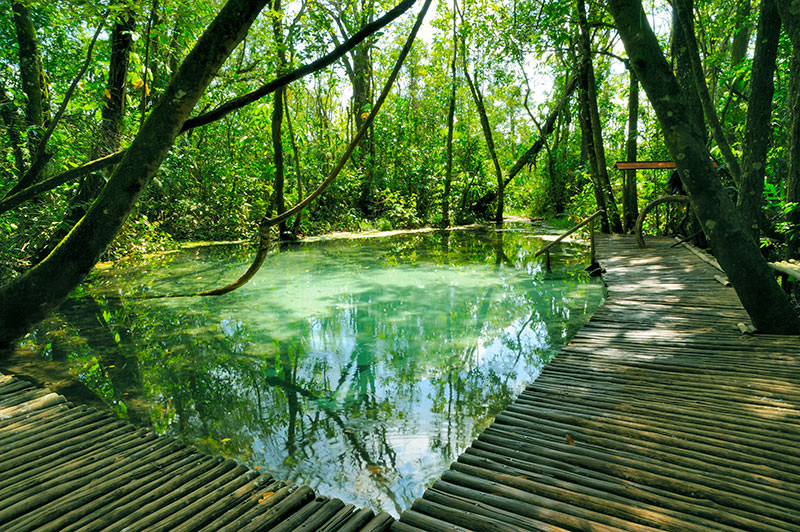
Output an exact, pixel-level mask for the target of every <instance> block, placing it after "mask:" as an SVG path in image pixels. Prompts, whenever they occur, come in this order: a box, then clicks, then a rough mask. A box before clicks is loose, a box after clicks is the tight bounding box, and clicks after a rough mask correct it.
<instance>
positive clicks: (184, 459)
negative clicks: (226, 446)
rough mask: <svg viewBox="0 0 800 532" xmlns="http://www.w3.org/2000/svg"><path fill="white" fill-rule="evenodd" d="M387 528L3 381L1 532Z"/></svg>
mask: <svg viewBox="0 0 800 532" xmlns="http://www.w3.org/2000/svg"><path fill="white" fill-rule="evenodd" d="M391 522H392V517H391V516H390V515H388V514H385V513H382V514H379V515H377V516H375V515H374V514H373V512H372V511H371V510H359V509H358V508H355V507H354V506H353V505H349V504H348V505H346V504H344V503H343V502H342V501H340V500H338V499H329V498H326V497H317V496H315V494H314V493H313V491H312V490H311V489H309V488H308V487H302V486H288V485H286V484H285V483H283V482H279V481H276V480H274V479H272V478H271V477H270V476H268V475H265V474H261V473H259V472H257V471H253V470H250V469H248V468H246V467H244V466H242V465H239V464H236V463H235V462H233V461H230V460H222V459H219V458H212V457H209V456H206V455H204V454H201V453H199V452H197V451H195V450H193V449H191V448H188V447H186V446H184V445H182V444H180V443H178V442H176V441H175V440H173V439H171V438H167V437H163V436H156V435H154V434H153V433H151V432H150V431H148V430H145V429H137V428H135V427H134V426H133V425H130V424H129V423H126V422H124V421H121V420H118V419H116V418H114V417H112V416H111V415H110V414H107V413H101V412H98V411H96V410H94V409H91V408H87V407H84V406H74V405H72V404H70V403H68V402H67V401H66V400H65V399H64V397H62V396H60V395H57V394H55V393H52V392H50V391H49V390H47V389H42V388H38V387H35V386H33V385H31V384H30V383H29V382H27V381H25V380H22V379H19V378H16V377H12V376H8V375H0V530H2V531H3V532H22V531H28V530H36V531H53V532H56V531H59V532H66V531H76V530H80V531H89V530H104V531H109V532H110V531H113V532H119V531H123V530H124V531H126V532H134V531H141V530H147V531H158V530H161V531H170V532H188V531H200V530H203V531H209V532H211V531H214V532H217V531H226V532H255V531H260V530H271V531H281V532H289V531H305V532H312V531H317V532H355V531H369V532H382V531H384V530H388V528H389V525H390V524H391Z"/></svg>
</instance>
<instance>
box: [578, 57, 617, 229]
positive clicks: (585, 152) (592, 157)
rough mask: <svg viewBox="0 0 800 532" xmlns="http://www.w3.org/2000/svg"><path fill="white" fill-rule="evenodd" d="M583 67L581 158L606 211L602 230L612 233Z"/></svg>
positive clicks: (601, 223) (580, 94) (598, 202)
mask: <svg viewBox="0 0 800 532" xmlns="http://www.w3.org/2000/svg"><path fill="white" fill-rule="evenodd" d="M583 74H584V72H583V69H581V78H580V84H581V90H580V91H578V106H579V109H580V115H579V122H580V127H581V158H582V159H583V158H584V157H585V161H586V162H587V163H588V166H589V178H590V179H591V181H592V192H593V193H594V201H595V203H596V204H597V208H598V209H599V210H602V211H604V214H603V216H601V217H600V232H602V233H610V232H611V224H610V223H609V219H608V210H607V209H606V197H605V195H604V194H603V184H602V183H601V182H600V180H599V179H598V177H597V176H598V171H597V152H596V151H595V149H594V136H593V135H592V124H591V119H590V118H589V103H588V102H587V101H586V99H587V98H586V95H587V92H588V91H587V90H586V76H585V75H583Z"/></svg>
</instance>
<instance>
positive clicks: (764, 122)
mask: <svg viewBox="0 0 800 532" xmlns="http://www.w3.org/2000/svg"><path fill="white" fill-rule="evenodd" d="M780 34H781V19H780V16H779V15H778V10H777V9H776V8H775V2H774V0H762V2H761V12H760V13H759V17H758V32H757V35H756V50H755V55H754V57H753V70H752V73H751V74H750V100H749V101H748V105H747V123H746V125H745V134H744V143H743V145H742V175H741V179H740V182H739V196H738V199H737V206H738V207H739V212H740V213H741V214H742V217H743V218H744V221H745V223H746V224H747V225H748V226H749V227H750V228H751V230H752V234H753V237H754V238H755V239H756V240H758V238H759V221H760V219H761V198H762V196H763V192H764V170H765V168H766V165H767V151H768V150H769V145H770V140H771V138H772V127H771V117H772V97H773V95H774V93H775V84H774V82H773V78H774V75H775V61H776V58H777V55H778V41H779V40H780Z"/></svg>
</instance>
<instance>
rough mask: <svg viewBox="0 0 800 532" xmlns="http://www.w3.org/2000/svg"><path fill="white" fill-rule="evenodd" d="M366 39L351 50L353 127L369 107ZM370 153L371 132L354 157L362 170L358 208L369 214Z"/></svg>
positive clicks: (360, 122)
mask: <svg viewBox="0 0 800 532" xmlns="http://www.w3.org/2000/svg"><path fill="white" fill-rule="evenodd" d="M369 50H370V47H369V43H364V44H361V45H360V46H357V47H356V48H355V49H354V50H353V53H352V57H353V61H352V65H353V78H352V80H351V81H352V85H353V111H352V112H353V120H354V123H355V126H356V131H358V130H360V129H361V126H362V125H364V121H365V120H366V113H369V111H370V108H371V107H372V86H371V84H370V80H371V79H372V75H371V71H372V61H371V58H370V54H369ZM371 153H372V139H371V135H369V134H367V135H365V136H364V139H363V140H362V141H361V143H360V144H359V147H358V150H357V152H356V157H354V158H353V160H354V162H356V164H357V166H358V168H359V169H360V170H361V175H362V181H361V191H360V194H359V198H358V204H359V208H360V209H361V212H363V213H364V214H367V215H370V214H372V212H373V210H374V209H373V205H374V202H375V182H374V181H375V172H374V169H373V168H372V161H371V160H370V158H371V157H370V154H371Z"/></svg>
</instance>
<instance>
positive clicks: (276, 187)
mask: <svg viewBox="0 0 800 532" xmlns="http://www.w3.org/2000/svg"><path fill="white" fill-rule="evenodd" d="M271 13H272V33H273V36H274V38H275V48H276V50H277V55H278V71H279V73H280V74H283V73H284V71H285V70H286V66H287V61H286V44H285V43H284V37H283V20H282V18H283V12H282V11H281V0H275V2H274V3H273V6H272V11H271ZM284 92H285V90H284V89H282V88H281V89H278V90H276V91H275V94H274V95H273V107H272V153H273V162H274V164H275V178H274V180H273V185H272V212H274V213H275V214H282V213H283V212H284V211H285V210H286V205H285V200H284V174H285V171H284V165H283V138H282V134H281V133H282V130H283V99H284ZM286 232H287V231H286V222H285V221H283V222H281V223H280V224H279V225H278V234H279V235H281V237H283V236H284V235H285V234H286Z"/></svg>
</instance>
